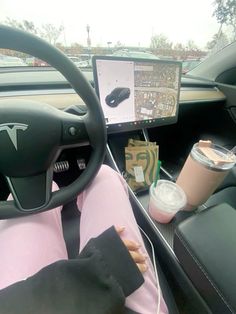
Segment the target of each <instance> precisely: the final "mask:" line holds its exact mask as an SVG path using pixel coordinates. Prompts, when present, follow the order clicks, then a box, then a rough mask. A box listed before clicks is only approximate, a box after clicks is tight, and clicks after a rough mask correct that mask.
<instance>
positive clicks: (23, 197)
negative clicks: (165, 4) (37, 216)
mask: <svg viewBox="0 0 236 314" xmlns="http://www.w3.org/2000/svg"><path fill="white" fill-rule="evenodd" d="M52 175H53V171H52V170H51V169H50V170H49V171H47V172H43V173H41V174H38V175H34V176H28V177H19V178H14V177H7V178H6V179H7V182H8V185H9V188H10V192H11V194H12V196H13V199H14V201H15V203H16V204H17V207H18V208H19V210H21V211H23V212H28V213H33V212H35V211H38V210H40V209H41V208H43V207H44V206H46V205H47V203H48V202H49V199H50V197H51V188H52Z"/></svg>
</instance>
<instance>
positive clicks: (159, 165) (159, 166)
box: [154, 160, 161, 187]
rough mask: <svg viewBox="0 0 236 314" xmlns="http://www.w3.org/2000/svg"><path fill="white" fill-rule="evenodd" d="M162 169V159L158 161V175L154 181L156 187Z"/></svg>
mask: <svg viewBox="0 0 236 314" xmlns="http://www.w3.org/2000/svg"><path fill="white" fill-rule="evenodd" d="M160 169H161V161H160V160H158V162H157V171H156V176H155V181H154V187H156V186H157V181H158V180H159V179H160Z"/></svg>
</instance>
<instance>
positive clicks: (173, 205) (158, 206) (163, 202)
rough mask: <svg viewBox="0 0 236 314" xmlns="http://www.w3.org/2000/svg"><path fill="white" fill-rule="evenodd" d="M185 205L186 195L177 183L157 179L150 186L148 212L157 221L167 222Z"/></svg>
mask: <svg viewBox="0 0 236 314" xmlns="http://www.w3.org/2000/svg"><path fill="white" fill-rule="evenodd" d="M185 205H186V196H185V193H184V191H183V190H182V188H181V187H179V186H178V185H177V184H175V183H173V182H171V181H167V180H159V181H158V182H157V185H156V187H154V183H153V184H152V185H151V186H150V200H149V208H148V211H149V214H150V216H151V217H152V218H153V219H155V220H156V221H158V222H161V223H168V222H170V221H171V219H172V218H173V217H174V216H175V214H176V213H177V212H178V211H179V210H181V209H183V208H184V207H185Z"/></svg>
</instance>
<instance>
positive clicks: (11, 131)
mask: <svg viewBox="0 0 236 314" xmlns="http://www.w3.org/2000/svg"><path fill="white" fill-rule="evenodd" d="M27 128H28V125H27V124H23V123H3V124H0V132H1V131H6V132H7V134H8V136H9V137H10V140H11V141H12V143H13V145H14V147H15V149H16V150H17V132H18V131H19V130H21V131H25V130H26V129H27Z"/></svg>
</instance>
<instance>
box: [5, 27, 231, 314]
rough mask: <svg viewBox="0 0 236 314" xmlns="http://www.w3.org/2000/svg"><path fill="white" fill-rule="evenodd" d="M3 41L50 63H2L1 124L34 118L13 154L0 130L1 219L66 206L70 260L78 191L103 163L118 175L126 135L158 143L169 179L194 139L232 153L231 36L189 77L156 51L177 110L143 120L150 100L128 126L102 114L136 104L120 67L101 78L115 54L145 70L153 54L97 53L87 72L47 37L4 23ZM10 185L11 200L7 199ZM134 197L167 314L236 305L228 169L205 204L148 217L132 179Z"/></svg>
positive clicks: (144, 197)
mask: <svg viewBox="0 0 236 314" xmlns="http://www.w3.org/2000/svg"><path fill="white" fill-rule="evenodd" d="M0 48H5V49H12V50H17V51H21V52H24V53H27V54H29V55H32V56H34V57H37V58H39V59H41V60H44V61H45V62H46V63H47V64H50V65H51V66H52V67H53V68H48V67H44V68H42V69H37V72H35V71H34V69H32V68H27V67H24V69H23V70H22V69H21V70H20V71H17V70H16V69H14V71H13V69H10V68H6V69H2V70H1V75H0V127H1V126H2V127H3V125H4V124H5V131H7V129H6V128H7V127H8V128H9V123H10V122H13V123H16V122H17V123H18V124H17V125H16V124H14V126H13V124H12V126H13V127H12V126H10V129H11V130H13V128H17V129H20V128H27V127H28V126H32V127H31V133H27V132H25V131H24V130H23V129H21V131H19V134H23V133H24V134H25V135H26V134H29V135H26V136H25V137H24V139H23V137H22V138H21V140H20V137H18V143H17V145H18V146H19V145H24V147H25V149H24V150H23V149H22V150H19V151H18V155H16V149H15V148H16V146H15V147H14V145H12V144H14V143H13V142H14V141H13V140H12V138H11V141H9V138H8V137H7V134H9V132H10V131H9V132H8V131H7V132H0V150H1V155H0V219H7V218H12V217H19V216H23V215H28V214H34V213H36V212H41V211H44V210H50V209H51V208H54V207H56V206H58V205H60V204H62V205H63V210H62V221H63V231H64V238H65V241H66V245H67V250H68V255H69V258H74V257H76V255H77V253H78V241H79V239H78V230H79V224H80V215H79V211H78V210H77V207H76V201H75V198H76V195H77V194H78V193H80V192H81V191H82V190H83V189H84V188H85V187H86V186H87V185H88V184H89V182H91V180H92V179H93V177H94V176H95V174H96V173H97V171H98V169H99V168H100V166H101V164H102V163H105V164H107V165H109V166H110V167H112V168H113V169H114V170H116V171H118V172H119V173H120V174H121V175H123V176H124V177H125V171H126V168H125V147H126V146H127V144H128V141H129V139H135V140H139V141H145V142H156V143H157V145H158V146H159V159H160V160H161V169H160V179H165V180H169V181H171V182H176V180H177V178H178V176H179V174H180V172H181V169H182V167H183V165H184V163H185V161H186V159H187V157H188V155H189V153H190V151H191V149H192V146H193V145H194V144H195V143H197V142H199V141H200V140H210V141H212V142H213V143H215V144H217V145H220V146H222V147H224V148H226V149H228V150H230V151H231V150H233V149H234V147H235V145H236V144H235V143H236V104H235V97H236V88H235V83H236V82H235V78H236V60H235V50H236V44H235V43H234V44H231V45H229V46H227V47H226V48H225V49H223V50H221V51H219V52H218V53H217V54H216V55H214V56H210V57H209V58H208V59H206V60H204V61H203V62H201V63H200V64H199V65H198V66H197V67H196V68H194V69H193V70H191V71H190V72H189V73H188V74H186V75H184V76H181V64H180V63H178V62H176V61H170V60H164V61H163V60H158V59H155V60H152V62H154V64H155V65H156V64H157V69H158V71H163V73H164V70H163V68H164V67H165V69H167V70H168V71H170V72H171V71H175V72H174V73H176V75H175V76H174V79H173V80H174V82H175V85H173V86H175V87H174V88H173V89H174V90H175V91H174V92H175V94H173V95H174V96H173V97H174V98H173V99H174V103H171V102H170V103H169V106H174V108H175V112H174V114H166V115H164V116H163V117H160V116H158V118H157V117H151V118H150V117H148V114H147V111H148V109H149V108H145V110H146V111H145V112H146V113H145V114H144V116H143V119H139V120H133V121H132V123H130V121H129V118H128V119H127V120H125V119H123V120H122V121H121V122H119V121H118V120H114V121H111V120H109V119H108V118H107V117H108V116H107V115H108V112H109V113H110V112H112V110H121V109H119V108H123V105H124V104H125V103H128V102H132V101H133V98H132V97H133V91H132V89H131V87H130V85H129V83H127V85H122V83H124V82H122V83H121V79H120V76H119V75H121V76H122V75H124V73H125V72H124V71H126V69H127V68H125V67H124V71H123V72H122V71H121V72H120V73H121V74H119V71H115V70H114V71H112V73H113V76H114V80H116V81H119V83H121V85H116V86H113V87H114V88H110V93H106V90H105V87H104V90H103V85H102V84H103V83H102V81H101V80H102V78H101V77H102V75H103V74H104V75H106V73H107V72H106V71H107V68H109V67H112V66H114V67H115V65H114V63H116V62H121V63H120V64H119V68H120V69H122V66H123V63H125V64H126V63H129V64H130V63H134V64H135V66H136V67H137V68H138V67H139V68H138V71H142V68H141V67H142V66H146V65H147V63H148V65H149V66H150V64H151V61H150V59H143V60H141V59H136V58H133V57H125V58H123V57H120V56H118V57H117V56H115V57H95V58H94V59H93V71H92V70H89V71H84V72H83V74H82V73H81V71H80V70H79V69H78V68H76V66H75V65H74V64H73V63H72V61H71V60H69V59H68V58H67V57H66V56H65V55H64V54H63V53H61V52H60V51H59V50H57V49H56V48H54V47H52V46H51V45H49V44H47V43H46V42H45V41H43V40H41V39H39V38H36V37H35V36H33V35H30V34H26V33H25V32H22V31H20V30H16V29H12V28H9V27H6V26H0ZM109 62H110V63H109ZM122 62H123V63H122ZM145 62H146V63H145ZM161 69H162V70H161ZM173 69H174V70H173ZM103 70H104V72H102V71H103ZM22 71H23V72H24V81H22V80H21V75H22ZM101 73H102V75H100V74H101ZM13 78H14V80H13ZM127 82H128V81H127ZM144 88H145V87H144ZM112 91H113V94H112ZM103 94H104V97H103V96H102V95H103ZM118 94H119V95H118ZM99 97H100V101H99ZM105 99H106V100H105ZM106 101H107V102H108V103H109V104H106ZM102 102H104V106H101V103H102ZM29 106H30V108H31V110H29ZM104 107H105V108H106V109H105V110H107V111H104ZM104 115H105V118H106V119H104ZM112 117H113V116H112ZM6 124H8V125H7V126H6ZM19 124H22V125H23V124H24V126H22V125H19ZM20 132H21V133H20ZM48 134H50V136H48ZM9 136H10V135H9ZM35 139H37V141H36V140H35ZM21 141H22V144H21ZM23 141H25V142H23ZM15 144H16V143H15ZM29 152H30V154H29ZM37 156H40V158H38V157H37ZM36 157H37V158H36ZM52 180H54V181H55V182H56V183H57V184H58V185H59V187H60V190H59V191H57V192H53V193H51V191H50V188H51V185H50V184H51V182H52ZM189 180H191V177H189ZM29 191H30V193H29ZM10 193H12V194H13V197H14V201H9V200H7V198H8V196H9V194H10ZM129 197H130V202H131V205H132V208H133V211H134V214H135V217H136V220H137V223H138V225H139V226H140V230H141V233H142V235H143V238H144V242H145V244H146V247H147V250H148V252H150V256H151V255H152V248H151V246H150V242H149V241H151V243H152V244H153V246H154V250H155V260H156V263H157V268H158V275H159V280H160V286H161V289H162V292H163V295H164V299H165V301H166V304H167V307H168V310H169V313H183V314H184V313H196V314H197V313H198V314H199V313H201V314H204V313H221V314H222V313H235V312H236V297H235V289H236V275H235V271H234V270H235V262H236V251H235V244H236V243H235V239H236V231H235V230H236V229H235V224H236V212H235V208H236V171H235V167H233V168H232V169H231V170H230V171H229V173H228V175H227V176H226V178H225V179H224V181H223V182H222V183H221V184H220V185H219V186H218V187H217V189H216V191H215V192H214V193H213V194H212V195H211V196H210V197H209V198H208V200H207V201H206V202H205V203H204V204H202V205H201V206H199V207H197V208H194V209H193V210H191V211H179V212H178V213H177V214H176V216H175V217H174V218H173V220H172V221H171V222H169V223H167V224H162V223H159V222H157V221H155V220H154V219H153V218H152V217H151V216H150V214H149V211H148V206H149V190H148V189H144V190H141V191H133V190H132V189H131V188H129ZM147 237H148V239H147Z"/></svg>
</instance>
